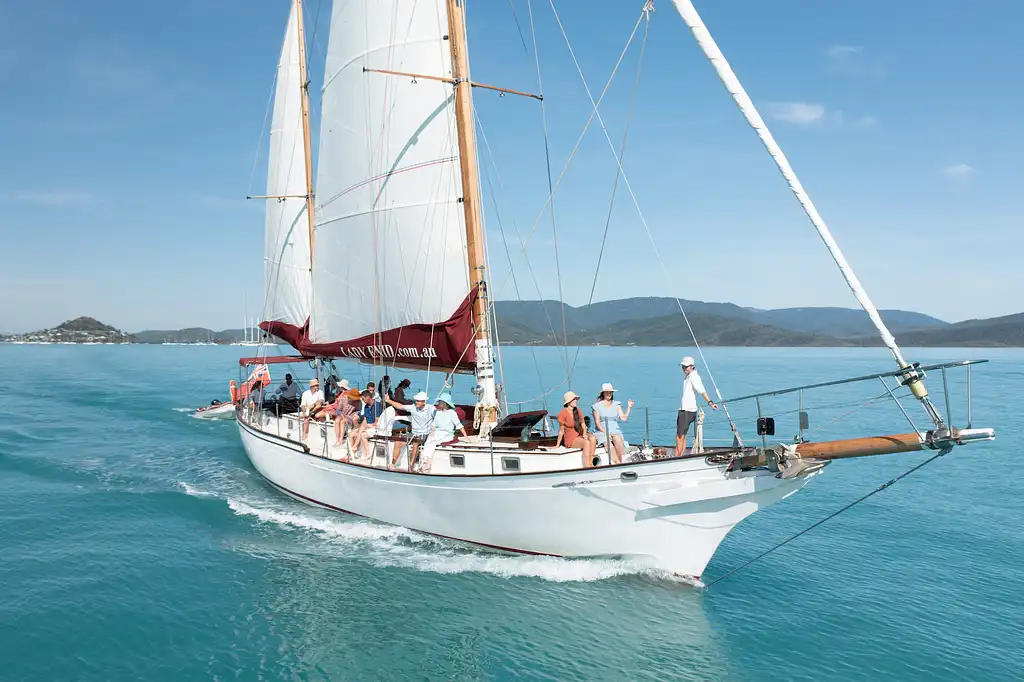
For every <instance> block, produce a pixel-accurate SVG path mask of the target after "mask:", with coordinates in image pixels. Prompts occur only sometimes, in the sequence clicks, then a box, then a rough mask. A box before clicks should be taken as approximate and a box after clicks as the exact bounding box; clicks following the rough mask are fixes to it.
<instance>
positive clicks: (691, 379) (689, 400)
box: [676, 355, 718, 457]
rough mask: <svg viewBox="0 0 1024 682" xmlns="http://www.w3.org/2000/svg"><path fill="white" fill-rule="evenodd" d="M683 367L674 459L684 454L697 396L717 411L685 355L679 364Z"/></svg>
mask: <svg viewBox="0 0 1024 682" xmlns="http://www.w3.org/2000/svg"><path fill="white" fill-rule="evenodd" d="M680 365H682V367H683V375H684V377H685V378H684V379H683V400H682V404H681V405H680V406H679V414H678V415H677V416H676V457H682V456H683V455H685V454H686V434H687V432H689V430H690V425H691V424H693V422H695V421H697V396H698V395H700V396H701V397H702V398H704V400H706V401H708V405H709V406H711V409H713V410H717V409H718V405H716V404H715V403H714V401H712V400H711V398H709V397H708V394H707V392H706V391H705V390H704V382H703V381H701V379H700V375H699V374H697V370H695V369H694V368H693V358H691V357H690V356H689V355H687V356H686V357H685V358H683V361H682V362H681V363H680Z"/></svg>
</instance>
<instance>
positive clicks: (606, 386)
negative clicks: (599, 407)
mask: <svg viewBox="0 0 1024 682" xmlns="http://www.w3.org/2000/svg"><path fill="white" fill-rule="evenodd" d="M605 391H611V392H612V393H614V392H615V387H614V386H612V385H611V384H609V383H607V382H605V383H603V384H601V393H604V392H605Z"/></svg>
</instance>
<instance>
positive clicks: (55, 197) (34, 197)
mask: <svg viewBox="0 0 1024 682" xmlns="http://www.w3.org/2000/svg"><path fill="white" fill-rule="evenodd" d="M11 198H12V199H14V200H15V201H20V202H23V203H26V204H36V205H38V206H85V205H88V204H92V203H94V202H95V201H96V197H95V196H93V194H92V193H91V192H86V191H83V190H77V189H71V190H43V191H31V190H28V191H21V192H15V193H14V195H13V196H12V197H11Z"/></svg>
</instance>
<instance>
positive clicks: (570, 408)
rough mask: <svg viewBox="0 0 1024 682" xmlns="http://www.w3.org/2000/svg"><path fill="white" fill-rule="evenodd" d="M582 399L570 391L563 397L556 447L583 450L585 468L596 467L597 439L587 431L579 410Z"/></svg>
mask: <svg viewBox="0 0 1024 682" xmlns="http://www.w3.org/2000/svg"><path fill="white" fill-rule="evenodd" d="M579 404H580V397H579V396H578V395H576V394H575V393H573V392H572V391H568V392H567V393H566V394H565V395H563V396H562V411H561V412H559V413H558V438H557V439H555V447H556V448H557V447H559V446H560V445H565V447H567V448H582V449H583V467H584V468H585V469H587V468H590V467H592V466H594V451H595V450H597V438H596V437H595V436H594V434H592V433H590V431H589V430H588V429H587V422H586V421H585V420H584V419H583V413H582V412H580V408H579Z"/></svg>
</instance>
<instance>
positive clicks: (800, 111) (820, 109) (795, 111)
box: [768, 102, 825, 126]
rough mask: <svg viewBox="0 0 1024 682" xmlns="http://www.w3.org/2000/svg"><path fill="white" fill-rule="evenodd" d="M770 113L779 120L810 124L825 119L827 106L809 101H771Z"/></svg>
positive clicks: (803, 124)
mask: <svg viewBox="0 0 1024 682" xmlns="http://www.w3.org/2000/svg"><path fill="white" fill-rule="evenodd" d="M768 115H769V116H770V117H771V118H774V119H776V120H778V121H785V122H787V123H793V124H796V125H801V126H808V125H814V124H818V123H821V122H823V121H824V119H825V107H824V105H821V104H812V103H809V102H769V104H768Z"/></svg>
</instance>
